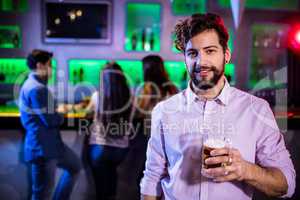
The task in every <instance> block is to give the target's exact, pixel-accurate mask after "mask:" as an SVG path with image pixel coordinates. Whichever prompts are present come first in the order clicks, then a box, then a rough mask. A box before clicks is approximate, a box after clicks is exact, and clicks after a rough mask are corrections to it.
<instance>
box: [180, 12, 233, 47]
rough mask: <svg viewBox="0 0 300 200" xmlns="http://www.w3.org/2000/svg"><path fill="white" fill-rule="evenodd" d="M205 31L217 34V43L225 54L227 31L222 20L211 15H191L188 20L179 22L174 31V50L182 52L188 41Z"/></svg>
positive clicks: (217, 16)
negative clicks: (212, 31)
mask: <svg viewBox="0 0 300 200" xmlns="http://www.w3.org/2000/svg"><path fill="white" fill-rule="evenodd" d="M206 30H215V31H216V32H217V34H218V36H219V43H220V44H221V46H222V48H223V50H224V52H225V50H226V49H227V47H228V46H227V42H228V38H229V35H228V31H227V29H226V27H225V25H224V22H223V20H222V18H221V17H220V16H219V15H216V14H213V13H206V14H193V15H192V16H191V17H189V18H187V19H185V20H183V21H179V23H177V24H176V26H175V29H174V34H175V36H176V39H175V41H174V42H175V46H176V48H177V49H178V50H180V51H182V52H184V51H185V48H186V44H187V43H188V41H189V40H190V39H191V38H192V37H194V36H195V35H197V34H199V33H201V32H203V31H206Z"/></svg>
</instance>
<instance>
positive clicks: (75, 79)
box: [73, 69, 77, 85]
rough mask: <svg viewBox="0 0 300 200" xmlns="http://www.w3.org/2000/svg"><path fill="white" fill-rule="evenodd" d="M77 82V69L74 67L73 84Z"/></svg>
mask: <svg viewBox="0 0 300 200" xmlns="http://www.w3.org/2000/svg"><path fill="white" fill-rule="evenodd" d="M76 83H77V71H76V69H74V70H73V84H74V85H76Z"/></svg>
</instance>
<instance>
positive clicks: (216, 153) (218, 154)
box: [203, 148, 251, 182]
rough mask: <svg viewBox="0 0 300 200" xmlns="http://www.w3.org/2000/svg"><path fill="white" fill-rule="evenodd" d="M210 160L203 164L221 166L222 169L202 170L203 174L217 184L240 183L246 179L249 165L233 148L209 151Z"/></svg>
mask: <svg viewBox="0 0 300 200" xmlns="http://www.w3.org/2000/svg"><path fill="white" fill-rule="evenodd" d="M211 156H213V157H210V158H207V159H206V160H205V164H207V165H213V164H220V163H221V164H222V165H225V166H224V167H217V168H210V169H203V172H204V173H205V174H207V175H208V176H210V177H213V178H214V180H215V181H217V182H224V181H233V180H238V181H242V180H245V179H247V178H248V176H249V173H250V166H251V163H249V162H247V161H245V160H244V159H243V158H242V156H241V154H240V152H239V151H238V150H237V149H233V148H220V149H215V150H213V151H211Z"/></svg>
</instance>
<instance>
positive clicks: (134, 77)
mask: <svg viewBox="0 0 300 200" xmlns="http://www.w3.org/2000/svg"><path fill="white" fill-rule="evenodd" d="M107 62H108V60H88V59H87V60H84V59H72V60H70V61H69V81H68V82H69V84H70V85H73V86H75V85H77V84H83V85H84V84H86V85H89V84H91V85H93V86H94V87H96V88H98V86H99V77H100V73H101V71H102V69H103V68H104V67H105V64H106V63H107ZM115 62H116V63H118V64H119V65H120V66H121V68H122V70H123V72H124V74H125V76H126V79H127V81H128V84H129V86H130V87H131V88H136V87H138V86H139V84H142V83H143V81H144V80H143V79H144V78H143V68H142V62H141V61H139V60H115ZM165 68H166V71H167V73H168V75H169V77H170V80H171V81H172V82H173V83H174V84H175V85H176V86H178V87H179V88H182V87H181V85H182V84H183V82H184V81H186V75H185V64H184V62H175V61H166V62H165Z"/></svg>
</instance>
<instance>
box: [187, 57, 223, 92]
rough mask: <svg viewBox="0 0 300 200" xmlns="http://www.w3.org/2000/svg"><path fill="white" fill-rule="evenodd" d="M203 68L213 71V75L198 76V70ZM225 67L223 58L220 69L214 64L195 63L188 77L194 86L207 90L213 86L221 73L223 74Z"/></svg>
mask: <svg viewBox="0 0 300 200" xmlns="http://www.w3.org/2000/svg"><path fill="white" fill-rule="evenodd" d="M202 69H205V70H209V72H212V73H213V76H212V77H211V78H209V77H201V76H200V74H199V73H200V70H202ZM224 69H225V60H223V63H222V68H221V70H218V68H217V67H216V66H197V65H195V66H194V67H193V69H192V72H190V77H191V80H192V83H193V85H194V86H195V87H197V88H198V89H200V90H208V89H211V88H213V87H214V86H215V85H216V84H217V83H218V81H219V80H220V78H221V77H222V75H223V74H224Z"/></svg>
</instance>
